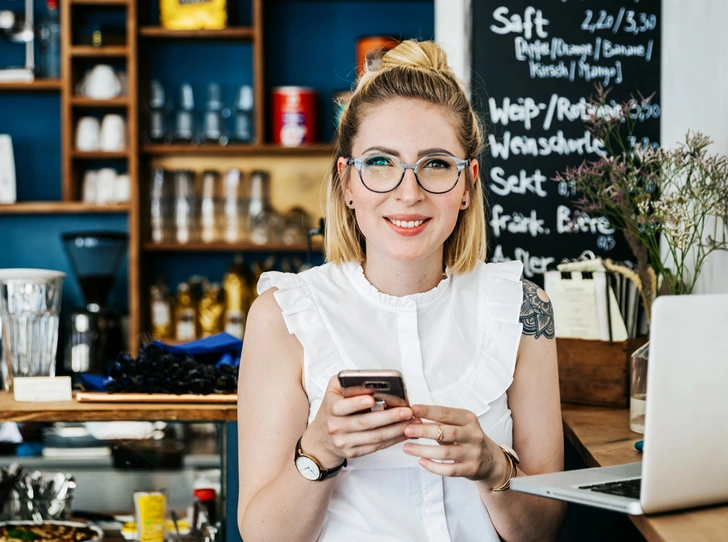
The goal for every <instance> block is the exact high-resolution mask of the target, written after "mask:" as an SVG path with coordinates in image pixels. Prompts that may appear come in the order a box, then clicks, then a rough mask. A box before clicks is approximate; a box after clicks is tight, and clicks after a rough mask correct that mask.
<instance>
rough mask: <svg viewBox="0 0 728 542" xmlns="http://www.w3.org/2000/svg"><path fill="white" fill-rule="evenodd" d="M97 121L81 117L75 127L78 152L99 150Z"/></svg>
mask: <svg viewBox="0 0 728 542" xmlns="http://www.w3.org/2000/svg"><path fill="white" fill-rule="evenodd" d="M100 130H101V128H100V125H99V119H97V118H95V117H81V118H80V119H78V124H77V125H76V148H77V149H78V150H80V151H97V150H99V132H100Z"/></svg>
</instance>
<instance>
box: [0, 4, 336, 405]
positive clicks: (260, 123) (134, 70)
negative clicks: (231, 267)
mask: <svg viewBox="0 0 728 542" xmlns="http://www.w3.org/2000/svg"><path fill="white" fill-rule="evenodd" d="M249 5H250V9H251V14H250V18H249V20H250V21H251V23H250V24H249V26H230V27H229V28H225V29H222V30H182V31H178V30H169V29H166V28H163V27H161V26H158V24H159V23H158V21H153V20H146V19H145V20H143V21H140V20H139V18H138V13H137V10H138V8H139V6H141V4H138V3H137V2H136V1H135V0H67V1H64V2H61V6H60V10H61V13H60V16H61V27H62V32H61V40H62V42H61V73H62V78H61V79H59V80H37V81H34V82H32V83H0V92H3V91H9V92H59V93H60V99H61V100H60V101H61V170H62V175H61V177H62V187H61V201H26V202H20V203H17V204H14V205H6V206H0V216H2V215H48V214H58V215H72V214H99V215H101V214H124V215H126V216H127V221H128V232H129V248H128V259H127V262H128V277H129V283H128V291H129V313H130V319H129V338H130V345H129V347H130V350H131V351H132V353H134V354H136V353H137V352H138V337H139V336H140V334H141V333H142V332H144V331H146V330H147V329H148V322H147V313H148V312H149V311H148V306H149V305H148V302H149V300H148V287H149V284H150V283H151V282H150V281H151V280H152V277H151V274H152V267H151V264H152V262H154V261H155V260H154V258H155V256H161V255H162V254H170V255H172V254H174V253H180V254H182V253H199V254H205V253H211V252H226V253H236V252H248V253H277V254H285V253H294V254H295V253H298V254H301V253H306V252H307V251H308V247H307V246H306V245H296V246H291V245H285V244H283V243H279V244H275V245H270V244H268V245H256V244H253V243H236V244H229V243H212V244H203V243H194V244H186V245H178V244H153V243H151V242H149V241H148V239H149V232H148V227H149V225H148V218H147V216H148V205H149V202H148V196H147V194H148V190H149V184H148V182H149V179H148V172H149V170H150V168H151V167H152V166H160V167H165V168H168V169H174V168H191V169H195V170H201V169H203V168H208V169H209V168H213V169H214V168H219V169H221V170H222V169H224V168H228V167H236V168H240V169H241V170H245V174H246V175H247V174H248V173H249V172H250V171H251V170H253V169H255V168H263V169H267V168H268V167H269V166H271V165H272V164H273V163H274V162H272V161H273V160H279V161H278V162H277V164H279V165H280V164H284V165H283V166H281V167H282V168H284V169H285V168H288V169H287V170H286V171H297V172H298V169H297V165H298V164H301V163H305V164H311V163H313V162H312V161H315V160H325V159H326V157H327V156H328V155H330V154H331V153H333V150H334V147H333V144H331V143H319V144H315V145H309V146H302V147H282V146H279V145H272V144H268V143H265V141H267V139H266V133H265V132H266V120H265V119H266V110H267V101H266V92H265V81H264V51H263V48H264V40H263V0H251V2H250V4H249ZM109 8H113V11H116V12H119V11H123V13H124V16H125V20H126V28H125V30H126V32H125V34H126V35H125V44H124V45H109V46H103V47H94V46H90V45H81V44H79V43H78V42H74V41H73V40H74V39H76V38H77V37H78V31H79V30H80V27H77V25H79V24H81V23H82V21H83V20H84V16H85V14H86V13H93V12H94V11H95V10H101V11H103V10H107V11H108V9H109ZM145 14H146V11H145ZM155 23H156V24H155ZM140 40H141V41H140ZM216 40H217V41H224V42H231V43H236V42H242V43H246V44H250V50H251V53H252V68H251V69H252V74H251V75H252V79H249V77H251V76H250V75H248V76H247V77H246V79H244V81H251V83H250V84H252V88H253V103H254V110H253V119H252V122H253V130H254V133H255V137H256V140H257V141H258V143H255V144H241V143H234V142H233V143H230V144H228V145H224V146H222V145H195V146H193V145H181V144H144V145H142V144H140V128H139V122H140V119H139V117H140V115H142V116H143V115H144V110H143V108H140V106H139V104H140V93H141V94H144V90H145V89H146V86H145V85H148V80H149V79H150V78H151V77H152V74H151V73H149V72H148V71H145V70H146V69H147V68H148V62H149V58H150V52H152V48H153V47H156V46H157V45H158V44H160V43H161V42H170V41H177V42H178V43H187V42H192V41H195V42H213V41H216ZM140 43H141V44H143V47H144V48H143V49H142V50H141V51H140V50H139V44H140ZM165 44H166V43H165ZM223 46H225V45H223ZM97 63H113V64H114V65H115V67H118V66H119V65H123V66H124V68H125V70H126V79H127V95H126V96H122V97H118V98H113V99H108V100H96V99H92V98H88V97H85V96H78V95H76V94H75V86H76V85H77V83H78V81H79V80H80V78H81V77H82V76H83V75H84V73H85V71H86V70H88V69H90V67H92V66H93V65H94V64H97ZM247 66H249V64H247V65H246V64H245V61H242V64H241V69H243V67H245V68H244V69H246V70H247V69H248V67H247ZM140 72H141V73H142V74H143V78H140V75H139V74H140ZM140 79H143V81H142V83H141V85H140ZM106 113H116V114H121V115H123V116H124V118H125V119H126V130H127V148H126V149H125V150H122V151H114V152H104V151H81V150H78V149H75V148H74V145H75V131H76V124H77V122H78V120H79V118H80V117H82V116H86V115H92V116H95V117H97V118H99V119H101V118H102V117H103V115H105V114H106ZM261 158H262V160H261ZM300 158H304V159H306V162H297V160H298V159H300ZM309 158H310V159H311V160H312V161H309ZM241 161H242V162H241ZM142 163H143V168H144V169H143V170H142V169H141V167H142V166H141V164H142ZM248 164H250V165H249V166H248ZM109 166H111V167H114V168H116V169H117V170H119V171H124V172H126V173H128V174H129V177H130V181H131V183H130V185H131V200H130V202H129V203H128V204H119V205H92V204H86V203H83V202H82V201H80V200H81V194H82V193H83V187H82V183H83V178H84V174H85V172H86V171H88V170H91V169H98V168H99V167H109ZM316 167H318V166H316ZM271 169H272V170H275V166H272V167H271ZM140 171H143V173H142V174H140ZM297 175H298V177H296V180H295V181H289V182H296V183H302V184H306V183H311V182H312V181H311V179H318V178H319V174H318V173H315V174H314V173H311V172H310V171H307V172H301V173H297ZM273 182H274V183H275V180H274V181H273ZM282 186H285V184H284V185H282ZM314 186H315V188H311V187H314ZM294 188H295V190H299V192H298V193H297V194H300V190H301V188H300V187H298V186H297V187H294ZM279 190H281V189H279ZM295 190H294V192H295ZM307 190H316V192H318V187H317V186H316V185H313V184H311V185H310V186H309V188H308V189H307ZM288 193H289V192H286V194H288ZM297 197H298V195H294V196H289V199H287V200H285V198H284V200H285V203H283V205H292V204H299V203H300V201H301V200H298V199H295V198H297ZM304 199H305V195H304ZM308 205H309V207H311V204H310V202H309V203H308ZM321 248H322V247H321V245H320V244H318V245H316V244H315V245H314V246H313V247H312V250H314V251H318V252H320V251H321ZM142 254H143V255H144V257H143V258H142ZM0 406H1V405H0ZM84 408H88V407H84ZM140 415H141V414H140ZM144 416H145V417H147V416H148V414H147V413H145V414H144Z"/></svg>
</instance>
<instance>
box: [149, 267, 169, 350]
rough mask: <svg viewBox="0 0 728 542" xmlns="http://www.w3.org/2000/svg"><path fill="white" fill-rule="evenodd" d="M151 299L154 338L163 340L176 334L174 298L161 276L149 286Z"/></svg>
mask: <svg viewBox="0 0 728 542" xmlns="http://www.w3.org/2000/svg"><path fill="white" fill-rule="evenodd" d="M149 301H150V305H151V319H152V339H154V340H157V341H161V340H164V339H171V338H173V337H174V336H175V328H174V318H173V306H174V300H173V299H172V296H171V294H170V292H169V289H168V288H167V285H166V284H164V279H162V278H160V279H159V280H158V281H157V284H153V285H152V286H151V287H150V288H149Z"/></svg>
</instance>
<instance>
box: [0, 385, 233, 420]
mask: <svg viewBox="0 0 728 542" xmlns="http://www.w3.org/2000/svg"><path fill="white" fill-rule="evenodd" d="M236 408H237V406H236V405H235V404H200V403H195V404H190V403H174V402H169V403H148V404H146V403H79V402H78V401H61V402H53V403H18V402H16V401H15V399H14V398H13V395H12V394H11V393H7V392H0V422H61V421H63V422H90V421H144V420H163V421H223V422H224V421H235V420H236V418H237V415H236Z"/></svg>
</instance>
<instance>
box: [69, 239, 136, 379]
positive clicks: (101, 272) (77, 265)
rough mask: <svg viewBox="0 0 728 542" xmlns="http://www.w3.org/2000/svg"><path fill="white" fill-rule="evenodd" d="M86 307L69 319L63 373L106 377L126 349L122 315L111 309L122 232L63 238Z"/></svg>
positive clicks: (122, 248)
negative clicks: (114, 362)
mask: <svg viewBox="0 0 728 542" xmlns="http://www.w3.org/2000/svg"><path fill="white" fill-rule="evenodd" d="M61 238H62V240H63V247H64V249H65V251H66V255H67V256H68V259H69V261H70V263H71V268H72V269H73V271H74V273H75V274H76V278H77V280H78V282H79V285H80V287H81V292H82V294H83V296H84V299H85V303H86V304H85V306H84V307H81V308H75V309H73V310H72V311H70V313H69V314H68V315H67V316H66V321H65V330H66V332H65V348H64V360H63V368H64V372H66V373H68V374H71V375H72V376H73V375H76V374H78V373H86V372H88V373H93V374H101V375H106V374H107V372H108V367H109V364H110V363H111V362H113V361H114V359H115V358H116V356H117V355H118V353H119V351H120V350H122V349H124V344H123V336H122V323H121V314H120V313H119V312H118V311H117V310H115V309H114V308H112V307H109V306H108V297H109V294H110V293H111V288H112V286H113V285H114V280H115V279H116V274H117V272H118V270H119V265H120V264H121V261H122V260H123V258H124V254H125V253H126V248H127V244H128V239H129V237H128V235H127V234H126V233H121V232H77V233H66V234H63V235H62V236H61Z"/></svg>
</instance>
